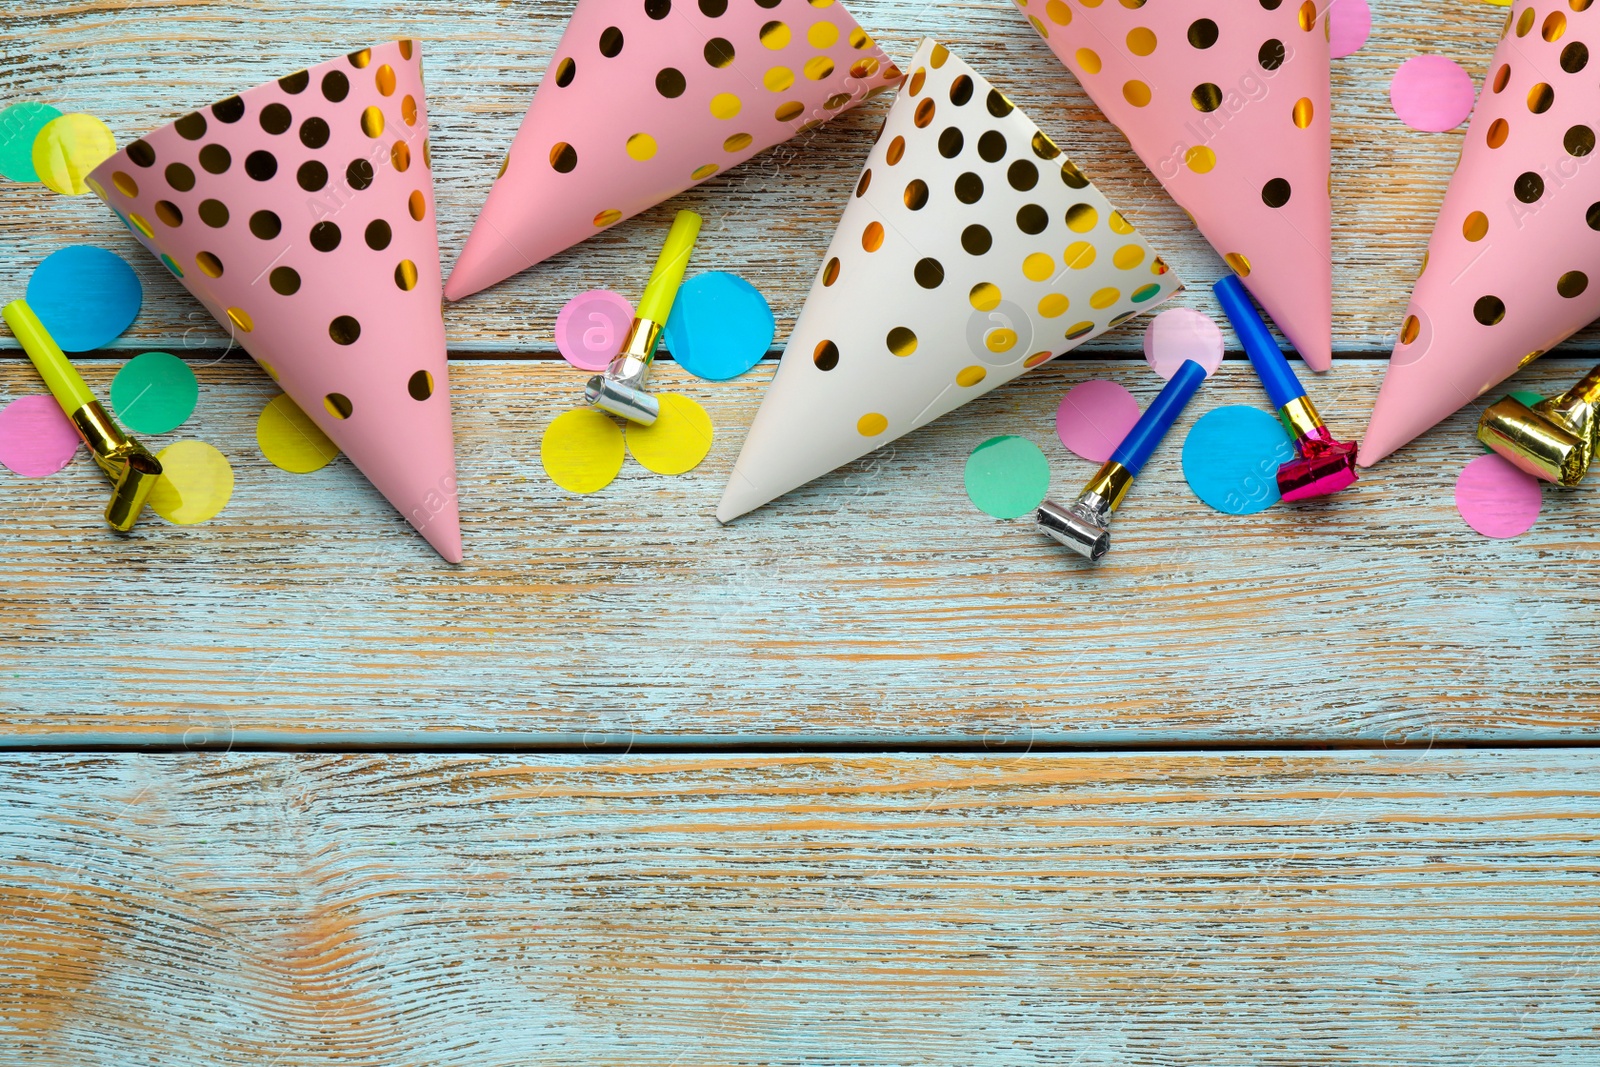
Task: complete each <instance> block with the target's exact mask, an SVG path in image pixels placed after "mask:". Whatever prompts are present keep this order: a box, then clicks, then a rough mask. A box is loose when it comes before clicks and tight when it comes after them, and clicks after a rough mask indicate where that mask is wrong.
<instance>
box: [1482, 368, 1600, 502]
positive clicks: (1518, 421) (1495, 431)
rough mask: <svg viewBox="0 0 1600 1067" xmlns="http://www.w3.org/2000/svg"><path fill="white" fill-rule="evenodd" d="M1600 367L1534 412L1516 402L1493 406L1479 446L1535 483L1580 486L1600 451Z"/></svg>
mask: <svg viewBox="0 0 1600 1067" xmlns="http://www.w3.org/2000/svg"><path fill="white" fill-rule="evenodd" d="M1596 407H1600V366H1597V367H1595V368H1594V369H1593V370H1591V371H1590V372H1589V373H1588V374H1586V375H1584V376H1583V380H1582V381H1580V382H1579V383H1578V384H1577V385H1574V386H1573V387H1572V388H1571V389H1568V390H1567V391H1566V392H1564V393H1561V394H1560V395H1558V396H1552V397H1549V398H1547V399H1544V400H1541V401H1539V402H1538V403H1537V404H1535V405H1533V407H1531V408H1530V407H1529V406H1528V405H1526V404H1524V403H1523V402H1522V401H1520V400H1518V399H1517V398H1516V397H1514V396H1508V397H1503V398H1502V399H1500V400H1497V401H1496V402H1494V403H1493V404H1490V405H1489V408H1488V410H1487V411H1485V412H1484V413H1483V417H1482V418H1480V419H1479V420H1478V440H1480V441H1482V442H1483V443H1484V444H1485V445H1487V446H1489V447H1490V448H1492V449H1494V450H1495V451H1496V452H1498V453H1499V454H1500V455H1502V456H1504V457H1505V458H1506V459H1507V460H1509V461H1510V462H1511V463H1512V464H1513V465H1514V466H1516V467H1520V468H1521V469H1522V470H1525V471H1527V472H1528V473H1529V474H1531V475H1533V476H1534V477H1535V478H1543V479H1544V480H1545V481H1547V482H1555V483H1557V484H1558V485H1577V484H1578V483H1579V482H1581V481H1583V476H1584V474H1585V473H1586V472H1587V471H1588V470H1589V463H1590V461H1591V460H1593V459H1594V454H1595V452H1596V450H1597V449H1600V413H1597V412H1596V411H1595V408H1596Z"/></svg>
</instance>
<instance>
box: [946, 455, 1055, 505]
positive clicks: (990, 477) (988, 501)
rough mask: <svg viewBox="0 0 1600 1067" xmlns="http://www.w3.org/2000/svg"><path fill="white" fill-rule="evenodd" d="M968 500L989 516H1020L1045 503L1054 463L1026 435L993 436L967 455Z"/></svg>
mask: <svg viewBox="0 0 1600 1067" xmlns="http://www.w3.org/2000/svg"><path fill="white" fill-rule="evenodd" d="M966 488H967V499H969V500H971V501H972V506H973V507H975V508H977V509H978V510H979V511H981V512H983V513H984V514H985V515H992V516H993V517H994V518H997V519H1018V518H1021V517H1022V516H1024V515H1027V514H1029V513H1030V512H1032V511H1034V510H1035V509H1037V508H1038V506H1039V505H1040V504H1042V503H1044V498H1045V497H1046V496H1047V495H1048V494H1049V492H1050V463H1049V461H1048V460H1046V459H1045V458H1044V452H1043V450H1042V449H1040V448H1039V446H1038V445H1036V444H1034V443H1033V442H1032V441H1030V440H1028V439H1027V438H1026V437H1017V436H1015V435H1013V434H1005V435H1002V436H1000V437H991V438H989V440H987V441H985V442H983V443H982V444H981V445H979V446H978V447H977V448H974V449H973V450H972V454H971V455H969V456H968V457H967V469H966Z"/></svg>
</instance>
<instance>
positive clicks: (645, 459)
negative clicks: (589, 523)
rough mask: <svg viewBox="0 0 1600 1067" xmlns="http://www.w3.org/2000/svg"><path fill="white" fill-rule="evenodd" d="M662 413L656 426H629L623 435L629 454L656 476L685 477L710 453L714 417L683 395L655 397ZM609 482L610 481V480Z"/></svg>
mask: <svg viewBox="0 0 1600 1067" xmlns="http://www.w3.org/2000/svg"><path fill="white" fill-rule="evenodd" d="M656 400H657V402H658V403H660V405H661V414H660V415H659V416H657V418H656V421H655V423H654V424H652V425H650V426H641V425H639V424H638V423H633V422H630V423H628V426H627V429H626V430H625V431H624V434H625V436H626V438H627V443H628V452H629V453H631V454H632V456H633V458H634V459H636V460H638V461H639V465H640V466H642V467H644V468H645V470H648V471H653V472H655V473H656V474H683V473H685V472H687V471H691V470H694V468H695V467H698V466H699V465H700V461H701V460H703V459H705V458H706V455H707V454H708V453H710V451H711V440H712V437H713V433H714V431H713V429H712V426H711V416H710V415H707V414H706V409H705V408H703V407H701V406H700V405H699V403H697V402H696V401H695V400H694V399H693V398H691V397H687V396H684V395H683V394H682V393H661V394H658V395H657V396H656ZM608 480H609V479H608Z"/></svg>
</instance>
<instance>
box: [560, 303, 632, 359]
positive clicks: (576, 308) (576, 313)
mask: <svg viewBox="0 0 1600 1067" xmlns="http://www.w3.org/2000/svg"><path fill="white" fill-rule="evenodd" d="M631 325H633V307H632V305H630V304H629V303H628V301H627V299H626V298H625V297H623V296H622V295H621V294H620V293H613V292H612V291H611V290H609V289H590V290H589V291H588V292H586V293H579V294H578V295H577V296H575V297H573V298H572V299H571V300H568V301H567V304H566V306H565V307H563V308H562V309H561V313H560V314H559V315H557V316H556V349H557V350H558V351H560V353H561V357H562V358H563V359H565V360H566V361H567V362H568V363H570V364H572V365H573V366H574V367H577V368H578V369H579V370H587V371H599V370H605V369H606V367H607V366H608V365H609V364H610V363H611V358H612V357H613V356H615V355H616V354H617V350H618V349H619V348H621V347H622V342H623V341H625V340H626V339H627V337H628V327H629V326H631Z"/></svg>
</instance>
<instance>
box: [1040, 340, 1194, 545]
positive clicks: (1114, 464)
mask: <svg viewBox="0 0 1600 1067" xmlns="http://www.w3.org/2000/svg"><path fill="white" fill-rule="evenodd" d="M1205 380H1206V369H1205V368H1204V367H1202V366H1201V365H1200V364H1198V363H1196V362H1195V361H1194V360H1192V359H1191V360H1186V361H1185V362H1184V364H1183V366H1181V367H1179V368H1178V372H1177V373H1176V374H1174V375H1173V376H1172V379H1171V380H1170V381H1169V382H1167V384H1166V387H1165V388H1163V389H1162V390H1161V392H1160V393H1159V394H1158V395H1157V396H1156V398H1155V400H1154V401H1153V402H1152V403H1151V404H1150V406H1149V407H1148V408H1145V411H1144V414H1143V415H1140V416H1139V421H1138V422H1136V423H1134V425H1133V429H1131V430H1129V431H1128V436H1126V437H1124V438H1123V439H1122V443H1121V444H1120V445H1118V446H1117V450H1116V451H1115V452H1113V453H1111V458H1110V459H1108V460H1106V462H1105V465H1104V466H1102V467H1101V468H1100V469H1099V470H1098V471H1097V472H1095V476H1094V477H1093V478H1090V479H1089V484H1088V485H1086V486H1084V487H1083V492H1081V493H1079V494H1078V499H1077V500H1076V501H1074V502H1073V503H1072V506H1071V507H1062V506H1061V505H1060V504H1057V503H1055V502H1054V501H1050V500H1046V501H1045V502H1044V503H1043V504H1041V505H1039V512H1038V516H1037V518H1038V522H1039V528H1040V529H1041V530H1043V531H1044V532H1045V533H1046V534H1048V535H1049V536H1050V537H1052V538H1054V539H1055V540H1057V541H1060V542H1061V543H1062V544H1064V545H1066V546H1067V547H1068V548H1070V549H1072V550H1073V551H1074V552H1076V553H1078V555H1080V556H1085V557H1087V558H1088V559H1089V560H1091V561H1093V560H1097V559H1099V558H1100V557H1101V556H1103V555H1105V554H1106V553H1107V552H1109V551H1111V513H1112V512H1113V511H1116V510H1117V506H1118V505H1119V504H1121V503H1122V498H1123V497H1125V496H1127V495H1128V489H1129V488H1130V487H1131V486H1132V485H1133V480H1134V479H1135V478H1136V477H1138V476H1139V472H1140V471H1142V470H1144V465H1145V463H1147V462H1148V461H1149V459H1150V456H1151V454H1152V453H1154V452H1155V450H1156V446H1157V445H1159V444H1161V439H1162V438H1163V437H1165V436H1167V431H1168V430H1170V429H1172V424H1173V423H1174V422H1177V421H1178V416H1179V415H1181V414H1183V409H1184V408H1185V407H1186V406H1188V403H1189V399H1190V398H1191V397H1193V396H1194V394H1195V390H1197V389H1199V388H1200V383H1201V382H1203V381H1205Z"/></svg>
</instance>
